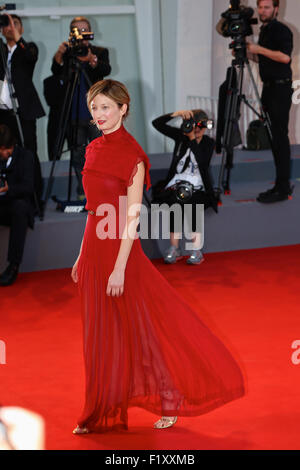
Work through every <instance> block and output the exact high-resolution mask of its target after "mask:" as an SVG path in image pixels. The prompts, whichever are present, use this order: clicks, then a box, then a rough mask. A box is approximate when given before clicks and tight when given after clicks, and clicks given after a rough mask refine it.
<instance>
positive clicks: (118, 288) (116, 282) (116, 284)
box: [106, 269, 125, 297]
mask: <svg viewBox="0 0 300 470" xmlns="http://www.w3.org/2000/svg"><path fill="white" fill-rule="evenodd" d="M124 279H125V273H124V270H119V269H114V271H113V272H112V273H111V275H110V276H109V279H108V284H107V289H106V294H107V295H112V296H113V297H114V296H115V297H120V295H122V294H123V292H124Z"/></svg>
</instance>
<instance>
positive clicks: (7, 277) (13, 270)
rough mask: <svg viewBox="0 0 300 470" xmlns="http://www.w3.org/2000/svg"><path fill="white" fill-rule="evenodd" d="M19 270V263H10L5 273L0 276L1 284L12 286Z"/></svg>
mask: <svg viewBox="0 0 300 470" xmlns="http://www.w3.org/2000/svg"><path fill="white" fill-rule="evenodd" d="M18 272H19V265H18V264H13V263H10V264H9V265H8V266H7V268H6V270H5V271H4V273H3V274H1V276H0V286H2V287H6V286H11V285H12V284H13V283H14V282H15V280H16V279H17V276H18Z"/></svg>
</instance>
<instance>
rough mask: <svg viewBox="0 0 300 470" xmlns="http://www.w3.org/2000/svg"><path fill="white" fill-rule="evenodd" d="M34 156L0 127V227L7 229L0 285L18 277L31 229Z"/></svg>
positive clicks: (2, 126)
mask: <svg viewBox="0 0 300 470" xmlns="http://www.w3.org/2000/svg"><path fill="white" fill-rule="evenodd" d="M33 194H34V157H33V154H32V153H31V151H30V150H26V149H24V148H22V147H19V146H18V145H17V144H16V139H15V137H14V135H13V134H12V132H11V131H10V129H9V128H8V127H7V126H6V125H5V124H1V125H0V224H1V225H8V226H10V236H9V247H8V263H9V265H8V267H7V268H6V270H5V271H4V273H2V274H1V276H0V286H9V285H11V284H13V283H14V282H15V280H16V278H17V275H18V271H19V266H20V264H21V261H22V257H23V251H24V245H25V239H26V233H27V227H28V226H29V227H30V228H33V224H34V211H35V206H34V203H33V200H34V199H33Z"/></svg>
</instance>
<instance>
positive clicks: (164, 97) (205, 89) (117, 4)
mask: <svg viewBox="0 0 300 470" xmlns="http://www.w3.org/2000/svg"><path fill="white" fill-rule="evenodd" d="M242 3H243V4H246V5H247V4H248V5H249V6H253V7H255V6H256V0H245V1H242ZM281 4H282V6H281V9H280V19H281V20H283V21H284V22H285V23H286V24H287V25H288V26H289V27H290V28H291V29H292V30H293V33H294V42H295V49H294V54H293V73H294V80H297V79H298V80H299V79H300V46H299V44H300V41H299V32H298V24H300V1H299V0H289V1H287V0H282V1H281ZM22 5H23V7H22V8H23V10H21V11H20V13H21V16H23V22H24V28H25V33H24V38H25V39H26V40H28V41H29V40H32V41H35V42H36V43H37V45H38V47H39V60H38V63H37V66H36V70H35V75H34V82H35V85H36V87H37V89H38V92H39V95H40V97H41V99H42V102H43V105H44V107H45V110H46V112H47V113H48V107H47V105H46V103H45V100H44V98H43V79H44V78H46V77H47V76H49V75H50V66H51V61H52V57H53V55H54V53H55V51H56V49H57V47H58V45H59V44H60V43H61V42H62V41H64V40H66V39H67V38H68V31H69V23H70V20H71V19H72V17H73V16H74V15H77V14H78V13H81V14H83V15H86V16H88V17H89V19H90V20H91V23H92V27H93V30H94V32H95V41H94V43H95V44H96V45H100V46H105V47H108V49H109V53H110V59H111V65H112V74H111V77H112V78H115V79H117V80H120V81H123V82H125V83H126V85H127V86H128V88H129V91H130V94H131V97H132V111H131V116H130V118H129V120H128V123H127V126H128V128H129V130H130V131H131V132H132V133H133V135H134V136H135V137H136V138H137V140H138V141H139V142H140V144H141V145H142V146H143V147H144V148H145V150H146V151H148V152H149V153H150V152H160V151H162V150H165V149H167V148H168V149H170V147H168V146H167V147H166V142H165V141H164V139H163V138H162V136H160V135H159V133H158V132H156V131H155V130H154V129H153V128H152V125H151V121H152V119H153V118H154V117H156V116H158V115H159V114H162V113H167V112H171V111H174V110H176V109H182V108H185V107H186V104H187V96H189V95H200V96H217V95H218V88H219V86H220V84H221V83H222V82H223V81H224V79H225V76H226V69H227V67H228V66H229V65H230V63H231V60H232V56H231V51H230V50H229V49H228V44H229V39H225V38H223V37H222V36H220V35H219V34H218V33H217V32H216V31H215V25H216V24H217V22H218V20H219V18H220V15H221V13H222V12H223V11H225V10H226V9H227V8H228V5H229V0H201V1H199V0H86V2H85V3H84V2H82V0H51V2H49V0H26V2H24V3H23V4H22ZM38 8H39V9H41V10H40V11H41V12H43V14H42V13H41V14H40V15H37V16H33V15H32V14H31V15H29V16H28V13H29V12H30V11H31V12H33V10H34V11H35V15H36V11H37V9H38ZM63 8H70V10H69V12H68V14H67V15H66V14H63V10H62V9H63ZM99 8H100V9H102V10H101V13H99V10H97V11H98V13H90V14H89V13H88V12H90V11H91V10H90V9H93V10H92V11H96V10H95V9H99ZM45 11H46V12H47V14H46V15H45ZM255 33H256V36H257V33H258V27H255ZM254 40H255V37H254ZM252 70H253V73H254V75H255V77H256V81H257V83H258V84H259V76H258V70H257V66H256V65H255V64H252ZM248 92H249V93H250V94H251V89H249V80H248V78H247V77H246V79H245V93H248ZM46 125H47V117H44V118H42V119H40V120H39V121H38V144H39V156H40V159H41V160H47V158H48V156H47V150H46V148H47V147H46ZM290 137H291V142H292V143H296V142H298V143H300V106H299V105H297V106H296V105H294V106H293V108H292V112H291V125H290Z"/></svg>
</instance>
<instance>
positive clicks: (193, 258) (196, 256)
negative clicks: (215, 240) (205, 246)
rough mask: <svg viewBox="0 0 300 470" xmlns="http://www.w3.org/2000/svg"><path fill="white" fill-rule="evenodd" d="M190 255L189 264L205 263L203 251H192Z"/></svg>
mask: <svg viewBox="0 0 300 470" xmlns="http://www.w3.org/2000/svg"><path fill="white" fill-rule="evenodd" d="M190 253H191V254H190V257H189V258H188V259H187V260H186V262H187V264H201V263H202V262H203V261H204V256H203V254H202V251H201V250H192V251H191V252H190Z"/></svg>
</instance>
